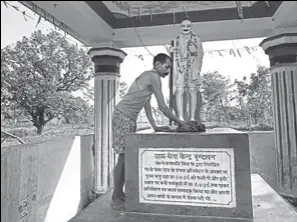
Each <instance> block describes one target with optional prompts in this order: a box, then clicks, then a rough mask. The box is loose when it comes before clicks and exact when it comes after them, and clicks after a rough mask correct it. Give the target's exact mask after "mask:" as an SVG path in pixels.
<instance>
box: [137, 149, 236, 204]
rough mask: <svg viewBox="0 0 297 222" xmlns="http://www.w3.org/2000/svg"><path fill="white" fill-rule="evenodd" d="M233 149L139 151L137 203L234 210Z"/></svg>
mask: <svg viewBox="0 0 297 222" xmlns="http://www.w3.org/2000/svg"><path fill="white" fill-rule="evenodd" d="M234 168H235V165H234V149H233V148H215V149H210V148H170V149H169V148H167V149H164V148H140V149H139V202H140V203H151V204H168V205H170V204H171V205H189V206H204V207H226V208H234V207H236V193H235V191H236V190H235V169H234Z"/></svg>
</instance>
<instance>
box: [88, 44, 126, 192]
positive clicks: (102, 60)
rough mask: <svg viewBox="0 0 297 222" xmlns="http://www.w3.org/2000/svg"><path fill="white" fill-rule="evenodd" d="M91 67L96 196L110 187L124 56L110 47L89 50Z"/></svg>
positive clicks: (111, 183) (94, 190) (94, 188)
mask: <svg viewBox="0 0 297 222" xmlns="http://www.w3.org/2000/svg"><path fill="white" fill-rule="evenodd" d="M88 54H89V55H90V57H91V59H92V61H93V62H94V66H95V78H94V81H95V82H94V91H95V92H94V94H95V101H94V108H95V113H94V114H95V124H94V125H95V147H94V148H95V150H94V187H93V192H94V193H95V195H99V194H102V193H105V192H107V191H108V190H109V189H110V188H111V187H112V185H113V175H112V174H113V173H112V171H113V168H114V165H115V154H114V151H113V148H112V127H111V126H112V124H111V123H112V113H113V110H114V107H115V104H116V92H117V86H118V83H119V77H120V75H119V72H120V64H121V63H122V62H123V60H124V58H125V56H126V53H125V52H124V51H122V50H121V49H116V48H113V47H100V48H92V49H90V50H89V52H88Z"/></svg>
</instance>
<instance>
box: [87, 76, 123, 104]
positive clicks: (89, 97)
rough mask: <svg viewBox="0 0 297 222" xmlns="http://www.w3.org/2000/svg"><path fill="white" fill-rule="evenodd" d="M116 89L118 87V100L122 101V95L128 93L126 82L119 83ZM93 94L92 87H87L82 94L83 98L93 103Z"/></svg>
mask: <svg viewBox="0 0 297 222" xmlns="http://www.w3.org/2000/svg"><path fill="white" fill-rule="evenodd" d="M118 87H119V89H118V93H119V97H120V99H122V98H123V97H124V95H125V94H126V93H127V92H128V84H127V83H126V82H123V81H120V82H119V86H118ZM94 94H95V89H94V87H88V88H87V89H86V91H85V92H84V98H85V99H87V100H91V101H94V99H95V98H94Z"/></svg>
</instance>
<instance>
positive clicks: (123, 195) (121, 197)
mask: <svg viewBox="0 0 297 222" xmlns="http://www.w3.org/2000/svg"><path fill="white" fill-rule="evenodd" d="M120 199H121V200H122V201H125V200H126V194H125V193H124V192H123V193H121V194H120Z"/></svg>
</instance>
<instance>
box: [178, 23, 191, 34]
mask: <svg viewBox="0 0 297 222" xmlns="http://www.w3.org/2000/svg"><path fill="white" fill-rule="evenodd" d="M180 26H181V29H182V33H183V34H185V35H187V34H189V33H191V32H192V29H193V24H192V22H190V21H189V20H184V21H183V22H182V23H181V25H180Z"/></svg>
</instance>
